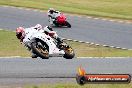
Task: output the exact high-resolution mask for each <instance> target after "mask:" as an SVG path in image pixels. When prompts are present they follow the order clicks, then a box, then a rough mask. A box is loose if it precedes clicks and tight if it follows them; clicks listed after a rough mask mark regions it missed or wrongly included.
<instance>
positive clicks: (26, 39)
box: [16, 24, 62, 58]
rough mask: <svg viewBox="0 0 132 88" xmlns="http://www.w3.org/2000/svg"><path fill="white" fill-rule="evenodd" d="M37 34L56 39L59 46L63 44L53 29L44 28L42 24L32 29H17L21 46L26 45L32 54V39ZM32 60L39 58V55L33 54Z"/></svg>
mask: <svg viewBox="0 0 132 88" xmlns="http://www.w3.org/2000/svg"><path fill="white" fill-rule="evenodd" d="M36 32H41V33H45V34H47V35H49V36H51V37H52V38H54V39H56V40H57V41H58V44H59V43H60V42H62V40H61V38H59V37H58V35H57V33H56V32H55V31H53V29H52V28H51V27H50V26H46V27H44V28H43V27H42V26H41V25H40V24H37V25H35V26H34V27H30V28H23V27H18V28H17V29H16V36H17V38H18V39H19V40H20V42H21V44H24V45H25V46H26V47H27V49H28V50H29V51H31V52H32V50H31V46H30V41H31V40H30V38H31V37H32V36H33V35H34V33H36ZM32 58H37V55H36V54H34V53H33V52H32Z"/></svg>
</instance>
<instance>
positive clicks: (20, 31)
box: [16, 27, 24, 40]
mask: <svg viewBox="0 0 132 88" xmlns="http://www.w3.org/2000/svg"><path fill="white" fill-rule="evenodd" d="M16 36H17V38H18V39H21V40H22V39H23V38H24V28H23V27H18V28H17V29H16Z"/></svg>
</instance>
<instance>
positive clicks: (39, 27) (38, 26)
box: [34, 24, 42, 30]
mask: <svg viewBox="0 0 132 88" xmlns="http://www.w3.org/2000/svg"><path fill="white" fill-rule="evenodd" d="M34 28H35V29H36V30H40V29H42V25H40V24H37V25H35V26H34Z"/></svg>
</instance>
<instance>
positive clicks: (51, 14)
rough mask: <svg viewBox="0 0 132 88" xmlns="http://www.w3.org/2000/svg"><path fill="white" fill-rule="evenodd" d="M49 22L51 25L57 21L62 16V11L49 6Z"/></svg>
mask: <svg viewBox="0 0 132 88" xmlns="http://www.w3.org/2000/svg"><path fill="white" fill-rule="evenodd" d="M47 14H48V17H49V22H50V24H51V25H53V23H54V22H55V20H56V18H57V17H58V16H60V14H61V12H59V11H56V10H55V9H54V8H49V10H48V12H47Z"/></svg>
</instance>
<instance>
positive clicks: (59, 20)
mask: <svg viewBox="0 0 132 88" xmlns="http://www.w3.org/2000/svg"><path fill="white" fill-rule="evenodd" d="M53 23H54V25H55V26H57V27H62V26H67V27H68V28H71V24H70V23H69V22H68V21H67V20H66V16H65V15H64V14H62V13H61V14H60V15H59V16H58V17H57V18H56V19H55V20H54V21H53Z"/></svg>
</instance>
